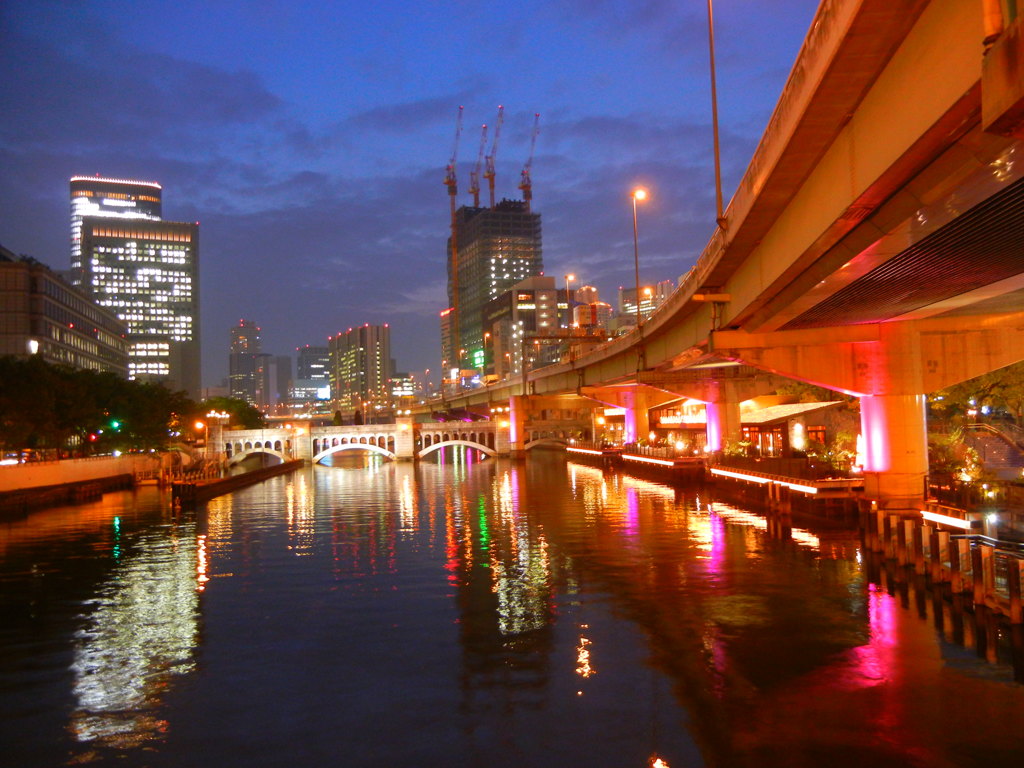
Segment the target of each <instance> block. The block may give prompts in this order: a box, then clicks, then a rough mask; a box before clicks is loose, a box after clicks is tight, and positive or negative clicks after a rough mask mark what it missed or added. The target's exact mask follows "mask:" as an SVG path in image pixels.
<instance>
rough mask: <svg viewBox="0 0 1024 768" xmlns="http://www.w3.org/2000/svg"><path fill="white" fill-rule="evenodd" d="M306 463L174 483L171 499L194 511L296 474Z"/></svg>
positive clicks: (293, 462) (284, 464)
mask: <svg viewBox="0 0 1024 768" xmlns="http://www.w3.org/2000/svg"><path fill="white" fill-rule="evenodd" d="M304 463H305V462H304V461H303V460H302V459H296V460H295V461H286V462H284V463H283V464H275V465H274V466H272V467H263V468H261V469H253V470H251V471H249V472H244V473H242V474H240V475H231V476H230V477H219V478H211V479H207V480H194V481H187V482H179V483H174V485H173V486H172V487H171V499H172V500H173V503H174V505H175V506H176V507H180V508H181V509H194V508H195V507H197V506H198V505H200V504H203V503H205V502H207V501H209V500H210V499H212V498H215V497H217V496H221V495H223V494H225V493H230V492H231V491H234V490H237V489H239V488H244V487H245V486H247V485H253V484H255V483H259V482H262V481H263V480H266V479H268V478H271V477H276V476H277V475H284V474H287V473H288V472H294V471H295V470H296V469H298V468H299V467H301V466H302V465H303V464H304Z"/></svg>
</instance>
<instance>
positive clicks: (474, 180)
mask: <svg viewBox="0 0 1024 768" xmlns="http://www.w3.org/2000/svg"><path fill="white" fill-rule="evenodd" d="M486 144H487V123H484V124H483V125H482V126H481V130H480V151H479V152H477V155H476V166H475V167H474V168H473V170H472V171H470V172H469V194H471V195H472V196H473V207H474V208H479V207H480V166H481V165H483V162H484V147H485V145H486Z"/></svg>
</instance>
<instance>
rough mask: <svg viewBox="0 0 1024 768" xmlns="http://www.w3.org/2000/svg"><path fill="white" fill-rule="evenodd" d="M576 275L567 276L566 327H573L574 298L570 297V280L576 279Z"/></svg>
mask: <svg viewBox="0 0 1024 768" xmlns="http://www.w3.org/2000/svg"><path fill="white" fill-rule="evenodd" d="M575 279H576V275H571V274H570V275H566V276H565V327H566V328H572V299H570V298H569V282H570V281H571V280H575Z"/></svg>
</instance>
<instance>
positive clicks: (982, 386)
mask: <svg viewBox="0 0 1024 768" xmlns="http://www.w3.org/2000/svg"><path fill="white" fill-rule="evenodd" d="M985 406H988V407H989V408H990V409H993V410H995V409H1005V410H1006V412H1007V413H1008V415H1010V416H1011V417H1012V418H1013V420H1014V422H1015V423H1016V424H1017V425H1018V426H1024V362H1020V363H1014V364H1013V365H1009V366H1006V367H1005V368H1000V369H999V370H997V371H992V372H991V373H986V374H984V375H982V376H978V377H977V378H974V379H968V380H967V381H963V382H960V383H959V384H954V385H953V386H951V387H946V388H945V389H943V390H941V391H939V392H936V393H934V394H933V395H932V396H931V397H930V398H929V407H930V408H931V411H932V413H933V414H935V415H936V416H938V417H939V418H942V419H945V420H947V421H952V422H960V421H963V420H964V419H966V418H967V417H968V411H970V410H975V409H976V410H978V411H979V412H980V411H981V410H982V409H983V408H984V407H985Z"/></svg>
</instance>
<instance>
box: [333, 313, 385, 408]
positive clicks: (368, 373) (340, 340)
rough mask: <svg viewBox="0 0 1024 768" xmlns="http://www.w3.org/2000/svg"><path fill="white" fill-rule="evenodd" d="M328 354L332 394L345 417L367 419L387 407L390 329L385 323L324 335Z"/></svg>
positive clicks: (335, 404) (335, 405)
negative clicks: (335, 334)
mask: <svg viewBox="0 0 1024 768" xmlns="http://www.w3.org/2000/svg"><path fill="white" fill-rule="evenodd" d="M327 348H328V350H329V351H330V355H331V373H330V377H331V395H332V398H333V400H334V407H335V410H338V411H340V412H341V415H342V417H343V418H345V419H354V420H356V421H357V422H359V421H363V422H365V423H370V422H371V421H372V420H373V417H374V415H375V414H377V413H379V412H381V411H385V410H388V409H390V407H391V389H390V386H389V383H388V382H389V380H390V379H391V378H392V372H393V371H394V367H395V366H394V362H393V361H392V360H391V329H390V328H389V327H388V326H387V325H386V324H385V325H369V324H367V325H362V326H359V327H358V328H349V329H348V330H347V331H345V332H343V333H339V334H338V335H337V336H330V337H328V339H327Z"/></svg>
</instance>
